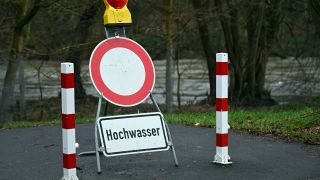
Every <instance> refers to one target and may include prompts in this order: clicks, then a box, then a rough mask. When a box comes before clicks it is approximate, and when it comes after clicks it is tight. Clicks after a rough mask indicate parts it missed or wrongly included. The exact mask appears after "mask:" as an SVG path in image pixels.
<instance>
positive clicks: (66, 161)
mask: <svg viewBox="0 0 320 180" xmlns="http://www.w3.org/2000/svg"><path fill="white" fill-rule="evenodd" d="M76 156H77V155H76V154H63V168H65V169H72V168H76Z"/></svg>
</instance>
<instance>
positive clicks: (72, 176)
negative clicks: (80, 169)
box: [63, 168, 78, 180]
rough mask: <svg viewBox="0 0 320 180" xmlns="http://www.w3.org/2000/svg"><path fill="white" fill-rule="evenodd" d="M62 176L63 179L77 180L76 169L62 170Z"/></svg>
mask: <svg viewBox="0 0 320 180" xmlns="http://www.w3.org/2000/svg"><path fill="white" fill-rule="evenodd" d="M63 174H64V175H65V177H69V179H68V180H76V179H78V177H77V169H76V168H72V169H66V168H63Z"/></svg>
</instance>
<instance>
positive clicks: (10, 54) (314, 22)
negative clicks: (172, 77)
mask: <svg viewBox="0 0 320 180" xmlns="http://www.w3.org/2000/svg"><path fill="white" fill-rule="evenodd" d="M128 6H129V9H130V11H131V13H132V16H133V22H134V23H133V25H132V26H131V27H130V28H128V32H129V33H128V37H130V38H132V39H134V40H136V41H137V42H139V43H140V44H142V45H143V46H144V47H145V48H146V49H147V50H148V52H149V53H150V54H151V56H152V58H153V59H168V60H170V61H169V62H170V64H169V65H170V66H171V68H175V65H174V64H176V63H174V62H175V61H178V60H180V59H183V58H199V59H206V61H207V67H208V71H209V75H208V79H209V82H210V93H209V96H208V103H210V104H212V105H213V104H214V99H215V53H216V52H221V51H222V52H228V53H229V57H230V62H231V64H230V68H229V69H230V71H231V76H230V88H229V94H230V97H231V101H232V102H233V103H236V104H245V105H258V104H263V103H270V102H272V99H271V97H270V93H269V92H268V91H267V90H266V89H265V87H264V84H265V72H266V64H267V62H268V57H270V56H278V57H281V58H285V57H287V56H294V57H308V56H312V57H319V56H320V51H319V42H320V41H319V39H320V1H319V0H301V1H296V0H263V1H261V0H166V1H164V0H162V1H152V0H129V5H128ZM104 9H105V7H104V4H103V2H102V0H83V1H76V0H55V1H54V0H2V1H1V2H0V42H1V43H0V55H1V56H0V57H6V58H3V59H4V60H2V61H3V62H4V61H5V62H6V64H7V70H6V75H5V79H4V82H3V87H2V92H1V93H2V94H1V104H0V122H7V121H11V120H12V106H14V105H15V97H14V93H13V92H14V87H15V84H16V82H17V81H16V79H17V78H16V77H17V72H18V69H19V66H20V64H21V62H23V61H28V60H30V59H37V60H50V61H56V62H57V63H60V62H62V61H72V62H74V63H75V73H76V77H77V78H76V86H77V87H76V91H77V92H76V96H77V98H83V97H85V95H86V92H85V90H84V88H83V85H82V80H81V76H80V72H81V69H80V67H81V64H83V63H88V58H89V55H90V53H91V51H92V49H93V47H94V46H95V45H96V44H97V43H98V42H99V41H101V40H102V39H104V38H105V36H104V27H103V24H102V22H103V21H102V15H103V11H104ZM170 9H171V10H170ZM167 76H168V75H167ZM172 83H173V82H172V81H171V85H170V82H169V84H168V85H167V88H168V90H169V89H170V88H172ZM168 94H170V92H169V91H168ZM171 94H172V93H171ZM171 96H172V95H171ZM170 99H171V100H172V97H171V98H170V97H168V98H167V100H168V101H170ZM20 101H21V98H20ZM167 108H170V107H167Z"/></svg>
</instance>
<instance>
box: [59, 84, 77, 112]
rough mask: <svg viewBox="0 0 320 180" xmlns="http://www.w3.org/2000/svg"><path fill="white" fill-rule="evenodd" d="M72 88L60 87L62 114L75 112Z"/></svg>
mask: <svg viewBox="0 0 320 180" xmlns="http://www.w3.org/2000/svg"><path fill="white" fill-rule="evenodd" d="M74 104H75V102H74V89H73V88H72V89H65V88H62V89H61V106H62V114H75V107H74Z"/></svg>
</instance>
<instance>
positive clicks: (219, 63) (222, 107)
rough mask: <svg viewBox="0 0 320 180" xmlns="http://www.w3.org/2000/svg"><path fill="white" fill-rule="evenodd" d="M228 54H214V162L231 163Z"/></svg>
mask: <svg viewBox="0 0 320 180" xmlns="http://www.w3.org/2000/svg"><path fill="white" fill-rule="evenodd" d="M228 129H229V124H228V54H227V53H217V54H216V155H215V157H214V162H215V163H219V164H231V161H230V156H229V154H228Z"/></svg>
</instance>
